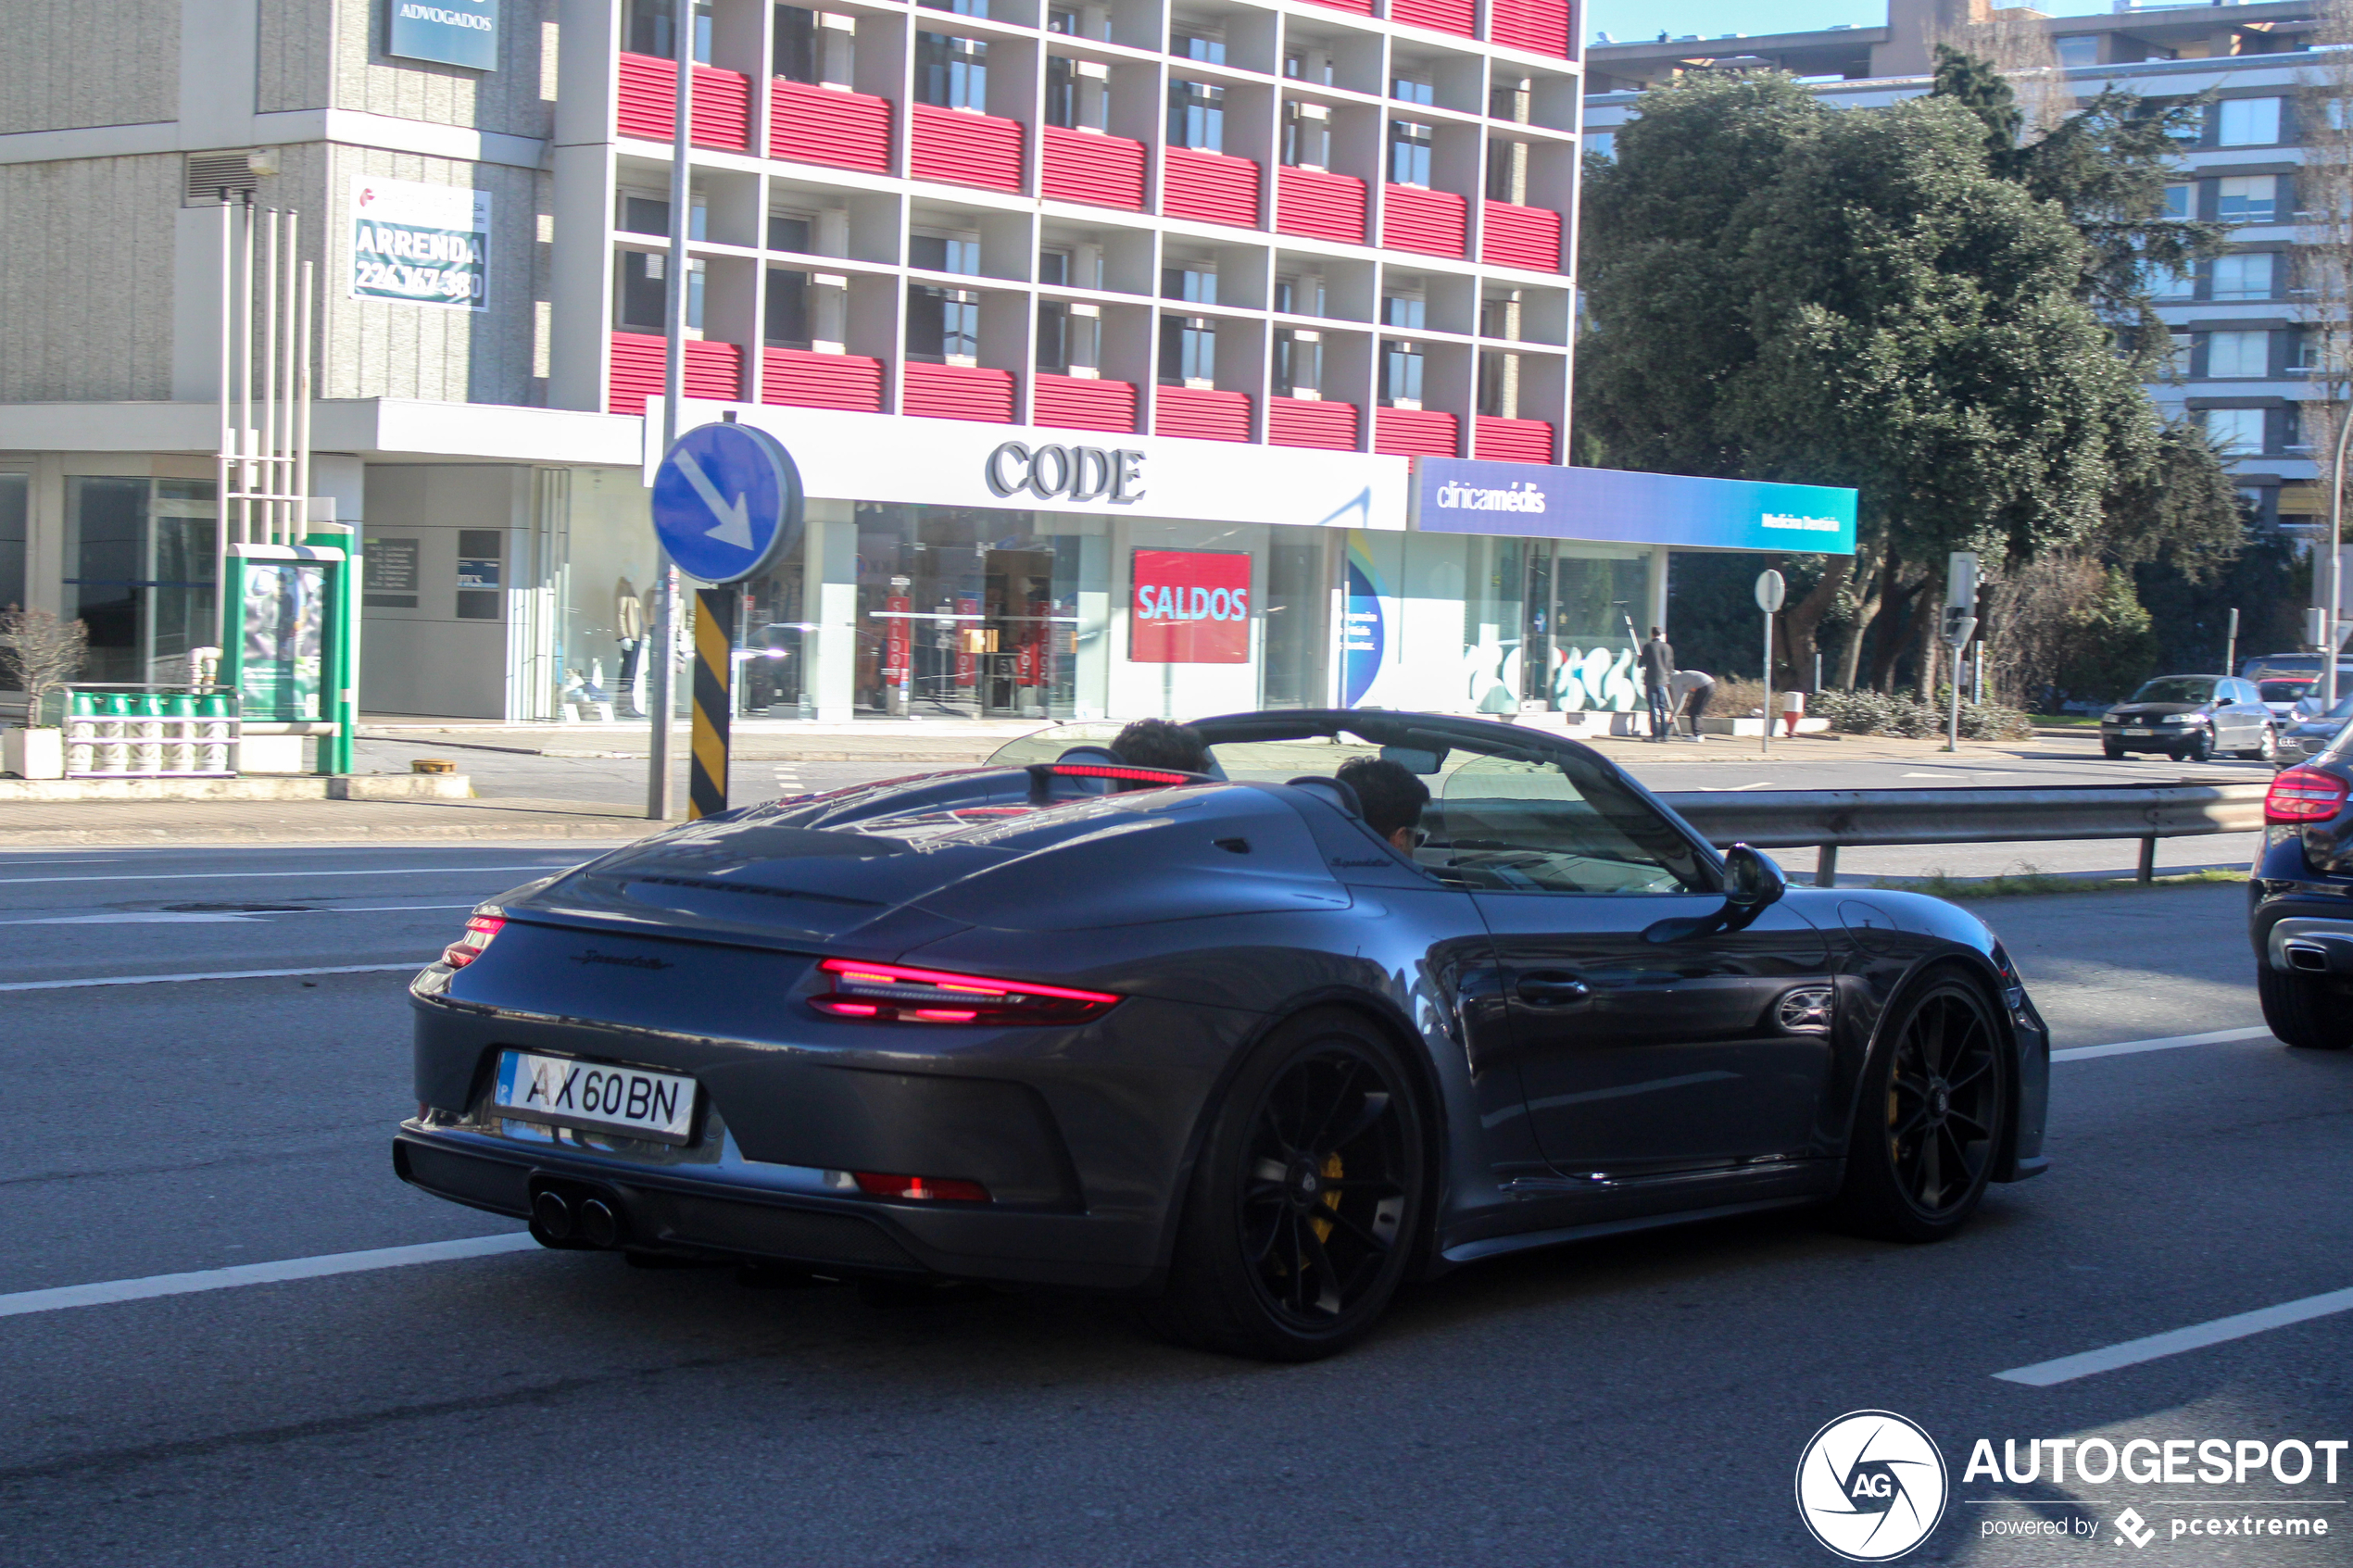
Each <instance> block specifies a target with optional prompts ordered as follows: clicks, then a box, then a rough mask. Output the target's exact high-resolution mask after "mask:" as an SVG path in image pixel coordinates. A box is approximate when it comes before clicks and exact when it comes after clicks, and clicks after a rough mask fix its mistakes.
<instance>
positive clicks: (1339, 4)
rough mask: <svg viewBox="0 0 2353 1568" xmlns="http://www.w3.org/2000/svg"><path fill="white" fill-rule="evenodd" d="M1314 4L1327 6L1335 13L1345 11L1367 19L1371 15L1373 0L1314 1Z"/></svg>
mask: <svg viewBox="0 0 2353 1568" xmlns="http://www.w3.org/2000/svg"><path fill="white" fill-rule="evenodd" d="M1315 4H1317V5H1318V6H1330V7H1331V8H1332V9H1333V10H1335V11H1346V12H1348V13H1349V14H1350V15H1352V16H1359V17H1369V16H1371V15H1372V14H1373V0H1315Z"/></svg>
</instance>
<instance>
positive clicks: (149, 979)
mask: <svg viewBox="0 0 2353 1568" xmlns="http://www.w3.org/2000/svg"><path fill="white" fill-rule="evenodd" d="M431 962H433V960H431V959H411V960H409V961H408V962H407V963H346V964H335V965H333V966H331V967H329V968H326V969H224V970H220V971H217V972H214V973H210V974H109V975H105V976H102V977H100V978H97V979H94V980H11V981H8V982H7V983H6V984H5V985H0V991H72V990H77V989H79V988H81V987H82V986H84V985H165V984H167V983H169V982H170V981H175V980H281V979H285V978H289V977H292V976H296V975H304V974H387V973H390V972H392V971H394V970H419V969H422V968H424V967H425V965H427V964H429V963H431Z"/></svg>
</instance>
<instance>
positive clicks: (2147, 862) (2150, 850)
mask: <svg viewBox="0 0 2353 1568" xmlns="http://www.w3.org/2000/svg"><path fill="white" fill-rule="evenodd" d="M2156 880H2157V838H2156V836H2155V835H2154V834H2152V835H2150V836H2149V837H2147V838H2145V839H2143V840H2141V869H2140V871H2139V872H2137V873H2136V874H2135V875H2134V876H2133V881H2134V882H2137V883H2139V884H2141V885H2142V886H2143V887H2146V886H2147V885H2149V884H2150V883H2152V882H2154V881H2156Z"/></svg>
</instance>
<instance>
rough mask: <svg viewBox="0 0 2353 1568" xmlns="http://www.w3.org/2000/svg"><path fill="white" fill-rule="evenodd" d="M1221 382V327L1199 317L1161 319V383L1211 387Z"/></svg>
mask: <svg viewBox="0 0 2353 1568" xmlns="http://www.w3.org/2000/svg"><path fill="white" fill-rule="evenodd" d="M1216 379H1217V327H1216V324H1215V323H1214V322H1212V321H1204V320H1202V319H1201V318H1200V317H1198V316H1163V317H1162V318H1161V319H1160V380H1161V383H1162V384H1163V385H1166V386H1209V385H1213V384H1214V383H1215V381H1216Z"/></svg>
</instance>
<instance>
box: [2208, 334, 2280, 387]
mask: <svg viewBox="0 0 2353 1568" xmlns="http://www.w3.org/2000/svg"><path fill="white" fill-rule="evenodd" d="M2206 373H2207V374H2208V375H2209V376H2215V377H2223V376H2267V375H2270V374H2271V333H2270V332H2208V333H2207V334H2206Z"/></svg>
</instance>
